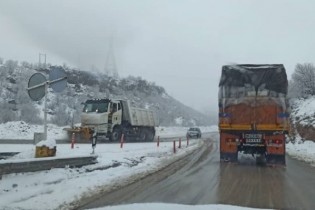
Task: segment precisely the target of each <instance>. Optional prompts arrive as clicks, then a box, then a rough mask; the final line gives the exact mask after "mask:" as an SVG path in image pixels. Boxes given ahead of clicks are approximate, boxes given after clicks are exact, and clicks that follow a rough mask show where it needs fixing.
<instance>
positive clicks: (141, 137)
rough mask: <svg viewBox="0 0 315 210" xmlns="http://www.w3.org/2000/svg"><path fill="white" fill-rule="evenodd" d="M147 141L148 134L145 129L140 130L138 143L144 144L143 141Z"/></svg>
mask: <svg viewBox="0 0 315 210" xmlns="http://www.w3.org/2000/svg"><path fill="white" fill-rule="evenodd" d="M147 139H148V132H147V130H146V129H142V130H141V131H140V135H139V141H141V142H144V141H147Z"/></svg>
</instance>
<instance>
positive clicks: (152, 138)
mask: <svg viewBox="0 0 315 210" xmlns="http://www.w3.org/2000/svg"><path fill="white" fill-rule="evenodd" d="M147 140H148V141H153V140H154V132H153V131H152V130H148V137H147Z"/></svg>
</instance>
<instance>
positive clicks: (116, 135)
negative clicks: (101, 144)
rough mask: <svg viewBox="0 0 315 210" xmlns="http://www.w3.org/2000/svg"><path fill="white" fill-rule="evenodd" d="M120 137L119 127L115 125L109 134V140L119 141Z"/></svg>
mask: <svg viewBox="0 0 315 210" xmlns="http://www.w3.org/2000/svg"><path fill="white" fill-rule="evenodd" d="M120 138H121V129H120V128H119V127H115V128H114V130H113V132H112V133H111V134H110V137H109V141H119V140H120Z"/></svg>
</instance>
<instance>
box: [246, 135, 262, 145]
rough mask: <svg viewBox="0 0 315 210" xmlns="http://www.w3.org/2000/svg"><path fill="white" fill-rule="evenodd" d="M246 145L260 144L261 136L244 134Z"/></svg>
mask: <svg viewBox="0 0 315 210" xmlns="http://www.w3.org/2000/svg"><path fill="white" fill-rule="evenodd" d="M245 139H246V143H261V139H262V134H245Z"/></svg>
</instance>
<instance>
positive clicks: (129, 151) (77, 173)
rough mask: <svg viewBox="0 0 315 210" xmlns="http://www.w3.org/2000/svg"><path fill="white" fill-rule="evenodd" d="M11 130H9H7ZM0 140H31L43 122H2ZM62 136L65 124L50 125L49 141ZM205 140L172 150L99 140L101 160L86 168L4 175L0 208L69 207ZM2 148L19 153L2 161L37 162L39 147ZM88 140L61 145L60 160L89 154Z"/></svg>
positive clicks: (178, 132)
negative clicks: (37, 149) (81, 142)
mask: <svg viewBox="0 0 315 210" xmlns="http://www.w3.org/2000/svg"><path fill="white" fill-rule="evenodd" d="M7 128H10V129H9V130H8V132H6V130H7ZM202 130H203V131H204V132H211V131H217V127H216V126H213V127H208V128H202ZM0 131H1V132H0V133H1V135H0V138H6V139H21V138H22V139H31V138H32V135H33V133H34V132H41V131H42V126H31V125H28V124H26V123H24V122H15V123H12V122H11V123H7V124H2V125H0ZM186 131H187V128H177V129H174V128H158V130H157V133H158V135H161V137H163V136H165V137H170V136H172V137H175V136H183V135H185V134H186ZM60 136H62V128H58V127H55V126H52V125H49V129H48V140H54V139H56V138H58V137H60ZM202 144H203V141H202V140H200V139H192V140H190V142H189V145H188V146H187V142H186V141H183V142H182V147H181V148H178V143H177V148H176V153H175V154H174V152H173V142H160V145H159V147H157V143H156V142H150V143H128V142H127V143H125V144H124V145H123V147H122V148H121V147H120V144H117V143H106V144H98V145H97V146H96V149H95V154H96V155H97V156H98V163H97V164H94V165H89V166H84V167H82V168H64V169H51V170H48V171H41V172H30V173H18V174H8V175H3V176H2V179H1V182H0V183H1V184H0V209H69V208H70V206H71V203H74V202H76V201H78V200H80V199H81V198H83V197H85V196H86V195H91V194H95V193H96V194H97V193H98V192H99V191H106V190H112V189H115V188H118V187H120V186H123V185H126V184H128V183H130V182H133V181H135V180H138V179H140V178H141V177H144V176H146V175H148V174H151V173H154V172H156V171H157V170H159V169H161V168H163V167H165V166H167V165H169V164H170V163H172V162H174V161H176V160H178V159H180V158H182V157H184V156H186V155H188V154H190V153H192V152H193V151H194V150H195V149H198V148H199V147H200V146H202ZM0 152H20V153H19V154H18V155H16V156H13V157H12V158H10V159H7V160H0V163H1V162H2V163H4V162H5V163H7V162H10V160H11V161H12V162H14V161H16V160H23V159H24V160H28V161H31V160H32V159H34V160H35V158H34V155H35V146H34V145H32V144H27V145H17V144H1V147H0ZM91 152H92V147H91V145H90V144H75V146H74V148H73V149H71V147H70V144H58V145H57V153H56V157H57V158H59V157H60V158H63V157H76V156H86V155H90V153H91Z"/></svg>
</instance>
